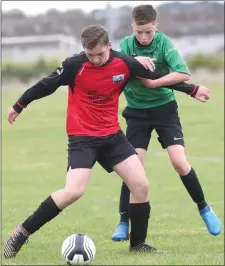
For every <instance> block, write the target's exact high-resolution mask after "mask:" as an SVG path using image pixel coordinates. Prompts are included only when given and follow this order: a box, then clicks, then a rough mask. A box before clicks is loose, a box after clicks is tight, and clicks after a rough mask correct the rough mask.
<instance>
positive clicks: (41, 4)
mask: <svg viewBox="0 0 225 266" xmlns="http://www.w3.org/2000/svg"><path fill="white" fill-rule="evenodd" d="M108 2H110V4H111V6H112V7H120V6H123V5H130V6H132V7H133V6H136V5H139V4H143V3H145V4H146V3H149V4H151V5H153V6H155V7H156V6H158V5H160V4H163V3H165V2H172V1H108ZM180 2H186V3H191V2H192V3H193V2H196V1H188V2H187V1H180ZM217 2H219V1H217ZM220 2H222V1H220ZM106 3H107V1H4V0H3V1H2V10H3V11H9V10H11V9H20V10H22V11H23V12H24V13H25V14H26V15H37V14H41V13H45V12H46V11H47V10H48V9H51V8H55V9H58V10H60V11H65V10H69V9H77V8H80V9H82V10H83V11H86V12H90V11H92V10H93V9H98V8H99V9H104V8H105V7H106Z"/></svg>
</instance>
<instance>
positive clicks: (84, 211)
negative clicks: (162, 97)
mask: <svg viewBox="0 0 225 266" xmlns="http://www.w3.org/2000/svg"><path fill="white" fill-rule="evenodd" d="M208 85H209V86H210V87H211V88H212V98H211V100H210V102H208V103H207V104H202V103H200V102H197V101H195V100H193V99H192V98H190V97H188V96H186V95H184V94H181V93H176V96H177V100H178V102H179V111H180V117H181V121H182V124H183V131H184V134H185V142H186V153H187V157H188V159H189V162H190V163H191V164H192V166H193V167H194V169H195V170H196V172H197V173H198V176H199V179H200V181H201V184H202V186H203V188H204V192H205V196H206V199H207V200H208V202H209V203H210V204H211V205H212V207H213V209H214V211H215V212H216V213H217V214H218V215H219V217H220V218H221V219H222V221H223V225H224V112H223V109H224V88H223V81H221V82H217V83H215V82H213V83H211V84H208ZM20 93H21V91H19V90H13V91H12V90H11V91H10V92H5V91H4V93H3V95H2V96H3V99H2V103H3V109H2V110H3V113H2V245H4V241H5V240H6V238H7V237H8V235H9V233H11V230H12V229H13V227H14V226H15V225H16V224H17V223H18V222H22V221H23V220H24V219H25V218H27V216H28V215H30V214H31V213H33V211H34V210H35V209H36V208H37V206H38V205H39V204H40V202H41V201H42V200H44V199H45V198H46V197H47V196H48V195H49V194H50V193H51V192H52V191H54V190H58V189H60V188H62V187H63V186H64V182H65V174H66V172H65V171H66V163H67V136H66V133H65V116H66V108H65V107H66V104H67V93H66V92H65V90H58V91H57V92H56V93H55V94H53V95H52V96H50V97H47V98H44V99H41V100H39V101H36V102H34V103H32V104H31V105H30V106H29V108H27V110H25V111H24V112H23V113H22V114H21V116H20V117H19V118H18V120H17V122H16V123H15V124H14V125H10V124H8V122H7V112H8V109H9V107H10V106H11V105H12V104H13V103H14V101H15V100H16V99H17V97H18V96H19V95H20ZM124 106H125V101H124V98H123V97H121V105H120V113H121V110H122V109H123V107H124ZM120 118H121V117H120ZM120 120H121V125H122V128H123V129H125V123H124V120H123V118H121V119H120ZM146 170H147V174H148V178H149V180H150V191H151V206H152V214H151V219H150V224H149V233H148V239H147V242H148V243H150V244H152V245H153V246H155V247H157V248H159V249H161V250H163V251H165V254H164V255H152V254H142V255H141V254H130V253H129V252H128V244H129V243H128V242H124V243H113V242H112V241H111V239H110V237H111V234H112V233H113V231H114V228H115V226H116V225H117V222H118V219H119V215H118V202H119V192H120V185H121V181H120V179H119V178H118V177H117V176H116V174H115V173H112V174H110V175H108V174H107V173H106V172H105V171H104V170H103V169H101V168H100V166H99V165H96V166H95V167H94V169H93V172H92V179H91V181H90V183H89V186H88V188H87V191H86V194H85V195H84V197H83V198H82V199H81V200H79V201H78V202H77V203H75V204H74V205H72V206H70V207H69V208H68V209H66V210H65V211H63V212H62V213H61V214H60V215H59V216H58V217H57V218H56V219H54V220H53V221H52V222H51V223H48V224H47V225H46V226H44V227H43V228H42V229H41V230H39V231H38V232H37V233H36V234H34V235H33V236H32V237H30V241H29V243H28V244H27V245H25V246H24V247H23V248H22V250H21V252H20V253H19V254H18V256H17V257H16V259H12V260H5V259H4V258H2V265H63V264H64V262H63V261H62V259H61V254H60V248H61V244H62V242H63V240H64V238H66V237H67V236H68V235H70V234H72V233H77V232H81V233H85V234H87V235H89V236H90V237H91V238H92V239H93V240H94V242H95V244H96V249H97V253H96V259H95V261H94V263H93V264H95V265H224V232H222V234H221V235H220V236H217V237H213V236H211V235H210V234H209V233H208V231H207V229H206V227H205V225H204V223H203V221H202V220H201V218H200V216H199V214H198V211H197V208H196V206H195V204H194V203H193V202H192V200H191V198H190V197H189V195H188V194H187V192H186V190H185V189H184V187H183V185H182V183H181V181H180V179H179V177H178V175H177V174H176V173H175V172H174V170H173V169H172V167H171V165H170V163H169V160H168V157H167V153H166V151H164V150H162V149H161V147H160V145H159V144H158V141H157V139H156V134H154V135H153V138H152V143H151V145H150V150H149V152H148V156H147V162H146ZM2 250H3V247H2Z"/></svg>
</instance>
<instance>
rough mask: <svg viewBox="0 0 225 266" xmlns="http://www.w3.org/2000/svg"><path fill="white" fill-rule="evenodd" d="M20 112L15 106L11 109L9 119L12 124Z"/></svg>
mask: <svg viewBox="0 0 225 266" xmlns="http://www.w3.org/2000/svg"><path fill="white" fill-rule="evenodd" d="M18 115H19V113H17V112H16V111H15V110H14V109H13V108H10V109H9V113H8V121H9V123H10V124H13V123H14V122H15V121H16V118H17V116H18Z"/></svg>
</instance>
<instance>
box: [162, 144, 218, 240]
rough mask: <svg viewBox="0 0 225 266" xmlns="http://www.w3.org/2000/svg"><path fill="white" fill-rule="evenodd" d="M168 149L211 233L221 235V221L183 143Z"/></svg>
mask: <svg viewBox="0 0 225 266" xmlns="http://www.w3.org/2000/svg"><path fill="white" fill-rule="evenodd" d="M167 151H168V154H169V157H170V161H171V163H172V165H173V167H174V169H175V170H176V171H177V173H178V174H179V176H180V178H181V181H182V183H183V185H184V187H185V188H186V190H187V192H188V193H189V195H190V196H191V198H192V200H193V201H194V202H195V203H196V205H197V207H198V210H199V213H200V215H201V217H202V219H203V221H204V222H205V224H206V226H207V229H208V231H209V233H210V234H212V235H214V236H216V235H219V234H220V232H221V230H222V224H221V221H220V219H219V218H218V217H217V215H216V214H215V213H214V211H213V210H212V208H211V207H210V206H209V205H208V204H207V202H206V200H205V196H204V193H203V189H202V187H201V184H200V182H199V179H198V177H197V174H196V172H195V170H194V169H193V168H192V167H191V166H190V164H189V163H188V161H187V160H186V156H185V152H184V147H183V146H181V145H172V146H169V147H168V148H167Z"/></svg>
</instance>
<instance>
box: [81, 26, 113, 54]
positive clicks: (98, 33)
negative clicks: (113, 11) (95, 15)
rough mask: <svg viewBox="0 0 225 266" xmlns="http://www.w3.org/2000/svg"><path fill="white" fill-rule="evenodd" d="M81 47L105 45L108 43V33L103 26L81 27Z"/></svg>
mask: <svg viewBox="0 0 225 266" xmlns="http://www.w3.org/2000/svg"><path fill="white" fill-rule="evenodd" d="M81 43H82V46H83V48H87V49H90V50H91V49H93V48H94V47H95V46H96V45H98V44H101V45H103V46H104V45H107V44H108V43H109V33H108V31H107V29H106V28H105V27H104V26H101V25H90V26H88V27H86V28H84V29H83V32H82V34H81Z"/></svg>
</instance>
